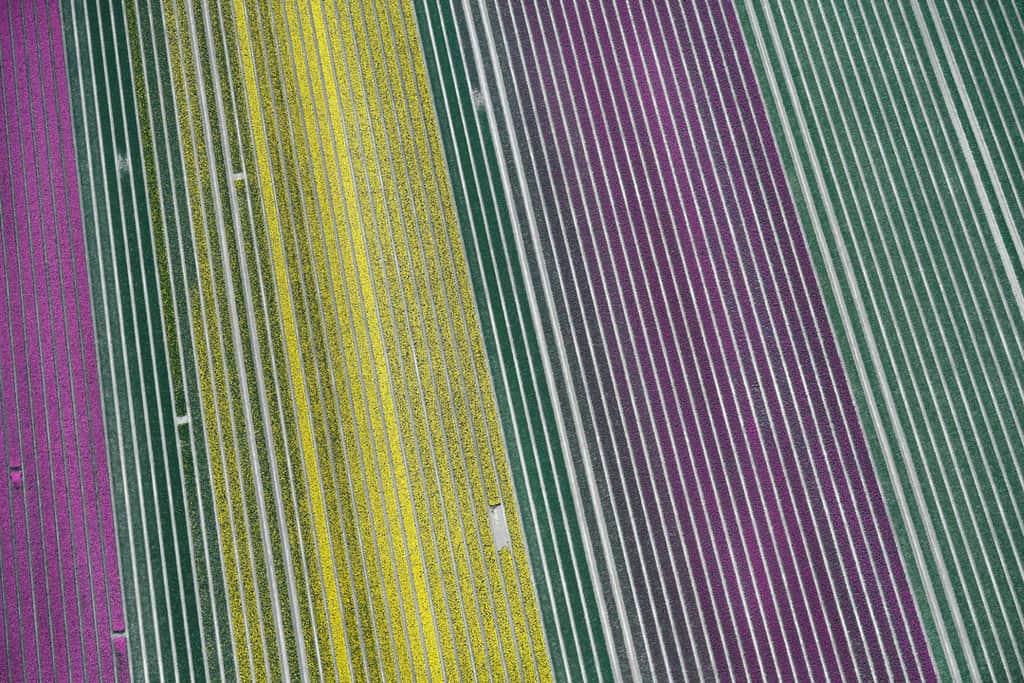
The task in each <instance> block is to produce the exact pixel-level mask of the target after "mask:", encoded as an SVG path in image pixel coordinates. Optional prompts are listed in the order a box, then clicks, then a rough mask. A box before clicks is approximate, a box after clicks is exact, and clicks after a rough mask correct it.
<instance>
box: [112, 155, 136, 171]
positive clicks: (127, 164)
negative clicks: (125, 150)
mask: <svg viewBox="0 0 1024 683" xmlns="http://www.w3.org/2000/svg"><path fill="white" fill-rule="evenodd" d="M114 165H115V166H117V171H118V173H126V172H127V171H128V169H130V168H131V167H132V160H131V158H129V157H128V155H127V154H117V155H115V157H114Z"/></svg>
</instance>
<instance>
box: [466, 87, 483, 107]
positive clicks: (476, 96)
mask: <svg viewBox="0 0 1024 683" xmlns="http://www.w3.org/2000/svg"><path fill="white" fill-rule="evenodd" d="M469 97H470V100H471V101H472V102H473V106H474V107H476V108H477V109H483V108H485V107H486V106H487V93H485V92H484V91H483V90H476V89H474V90H473V91H472V92H471V93H470V95H469Z"/></svg>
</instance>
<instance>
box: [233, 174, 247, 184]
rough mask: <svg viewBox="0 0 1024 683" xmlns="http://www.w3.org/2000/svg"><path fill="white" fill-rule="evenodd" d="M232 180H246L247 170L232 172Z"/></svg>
mask: <svg viewBox="0 0 1024 683" xmlns="http://www.w3.org/2000/svg"><path fill="white" fill-rule="evenodd" d="M231 180H233V181H234V182H236V183H237V182H238V181H239V180H245V171H239V172H238V173H232V174H231Z"/></svg>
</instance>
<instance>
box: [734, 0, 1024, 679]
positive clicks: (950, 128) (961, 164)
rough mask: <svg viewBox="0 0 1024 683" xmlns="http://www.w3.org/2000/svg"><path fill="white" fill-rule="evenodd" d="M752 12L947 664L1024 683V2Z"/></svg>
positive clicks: (797, 6) (841, 334)
mask: <svg viewBox="0 0 1024 683" xmlns="http://www.w3.org/2000/svg"><path fill="white" fill-rule="evenodd" d="M737 4H738V7H739V9H740V15H741V18H742V21H743V22H744V29H745V31H746V36H747V42H748V44H749V45H750V49H751V53H752V55H753V57H754V61H755V64H756V67H757V69H758V76H759V80H760V83H761V87H762V90H763V92H764V93H765V99H766V102H767V103H768V108H769V115H770V117H771V120H772V127H773V130H774V133H775V136H776V138H777V140H778V141H779V145H780V147H781V153H782V157H783V159H784V161H785V164H786V171H787V176H788V180H789V183H790V185H791V187H792V188H793V189H794V193H795V196H796V199H797V203H798V205H799V209H800V218H801V223H802V225H803V227H804V230H805V232H806V234H807V236H808V240H809V242H810V245H811V250H812V253H813V255H814V258H815V267H816V270H817V275H818V279H819V281H820V282H821V284H822V288H823V290H824V292H825V294H826V299H827V300H828V305H829V313H830V317H831V320H832V324H833V328H834V329H835V330H836V334H837V338H838V340H839V342H840V347H841V349H842V353H843V360H844V365H845V367H846V370H847V373H848V375H849V377H850V378H851V384H852V386H853V389H854V393H855V395H856V398H857V403H858V406H857V407H858V412H859V414H860V417H861V420H862V422H863V424H864V426H865V430H866V433H867V437H868V440H869V443H870V445H871V448H872V453H873V456H874V462H875V468H876V471H877V473H878V475H879V477H880V479H881V481H882V485H883V490H884V492H885V494H886V498H887V501H888V507H889V511H890V515H891V517H892V519H893V521H894V526H895V528H896V530H897V534H898V536H899V540H900V544H901V550H902V558H903V562H904V564H905V566H906V567H907V570H908V574H909V576H910V578H911V584H912V586H913V590H914V592H915V599H916V602H917V605H918V607H919V609H920V611H921V614H922V619H923V622H924V624H925V628H926V630H927V632H928V634H929V638H930V645H931V650H932V654H933V656H934V657H935V660H936V662H937V667H938V671H939V674H940V677H941V678H954V679H958V678H961V677H963V678H969V679H975V680H1019V679H1020V678H1021V677H1022V676H1024V659H1022V648H1024V645H1022V644H1024V611H1022V603H1024V569H1022V562H1021V553H1020V549H1021V548H1022V547H1024V545H1022V541H1024V523H1022V516H1021V510H1020V491H1021V490H1022V489H1024V476H1022V460H1024V456H1022V454H1024V443H1022V440H1021V435H1022V434H1024V432H1022V429H1021V422H1022V420H1024V398H1022V397H1024V389H1022V378H1024V336H1022V331H1024V296H1022V293H1021V287H1020V281H1021V275H1022V268H1021V264H1022V255H1024V245H1022V240H1021V235H1020V225H1021V224H1022V220H1024V204H1022V202H1021V194H1022V192H1024V183H1022V180H1024V177H1022V173H1024V167H1022V164H1021V142H1022V140H1021V135H1022V130H1024V129H1022V127H1021V118H1022V112H1024V90H1022V88H1021V75H1022V74H1024V50H1022V45H1024V21H1022V11H1024V10H1022V8H1021V6H1020V4H1019V3H1015V2H1010V1H1004V0H994V1H992V2H983V3H958V2H952V1H950V0H912V1H911V2H905V3H902V2H901V3H875V2H863V1H860V2H852V3H842V2H834V1H829V2H824V3H817V2H802V1H801V2H788V1H786V2H783V1H779V0H773V1H771V2H766V3H761V2H755V1H754V0H743V1H741V2H739V3H737Z"/></svg>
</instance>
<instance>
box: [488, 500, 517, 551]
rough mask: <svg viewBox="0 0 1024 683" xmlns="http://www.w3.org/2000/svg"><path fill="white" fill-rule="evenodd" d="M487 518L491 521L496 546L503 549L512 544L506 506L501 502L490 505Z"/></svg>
mask: <svg viewBox="0 0 1024 683" xmlns="http://www.w3.org/2000/svg"><path fill="white" fill-rule="evenodd" d="M487 520H488V521H489V522H490V523H491V535H492V536H494V547H495V548H497V549H498V550H502V549H504V548H507V547H509V546H510V545H512V539H511V538H510V537H509V533H508V519H506V517H505V506H504V505H502V504H501V503H498V504H497V505H492V506H490V509H489V510H488V511H487Z"/></svg>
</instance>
